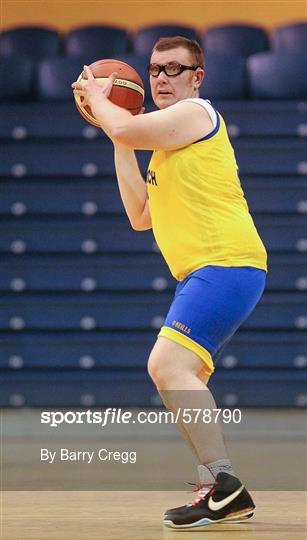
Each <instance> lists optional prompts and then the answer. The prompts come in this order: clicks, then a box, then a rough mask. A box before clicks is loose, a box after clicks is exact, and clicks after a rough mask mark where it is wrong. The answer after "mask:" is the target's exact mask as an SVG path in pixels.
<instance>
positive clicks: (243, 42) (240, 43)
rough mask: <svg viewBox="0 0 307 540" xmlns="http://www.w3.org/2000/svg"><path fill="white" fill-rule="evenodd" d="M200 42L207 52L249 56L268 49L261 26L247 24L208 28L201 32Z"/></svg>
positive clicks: (266, 39)
mask: <svg viewBox="0 0 307 540" xmlns="http://www.w3.org/2000/svg"><path fill="white" fill-rule="evenodd" d="M202 43H203V46H204V50H205V54H207V53H208V52H214V53H222V54H230V55H238V56H244V57H246V56H250V55H251V54H255V53H257V52H261V51H265V50H266V49H268V45H269V43H268V37H267V34H266V32H265V30H264V29H263V28H259V27H257V26H248V25H240V24H237V25H225V26H216V27H213V28H209V29H208V30H206V31H205V32H204V33H203V36H202Z"/></svg>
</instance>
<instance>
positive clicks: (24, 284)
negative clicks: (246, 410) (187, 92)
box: [0, 52, 307, 407]
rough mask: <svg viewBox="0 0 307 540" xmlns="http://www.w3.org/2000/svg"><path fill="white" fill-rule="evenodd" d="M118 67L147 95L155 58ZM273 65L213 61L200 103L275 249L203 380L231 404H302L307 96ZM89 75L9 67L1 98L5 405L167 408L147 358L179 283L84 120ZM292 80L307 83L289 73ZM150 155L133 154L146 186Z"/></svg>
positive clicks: (65, 67)
mask: <svg viewBox="0 0 307 540" xmlns="http://www.w3.org/2000/svg"><path fill="white" fill-rule="evenodd" d="M118 57H119V58H121V59H122V60H123V61H127V62H128V63H131V65H133V66H134V67H136V69H137V70H138V71H139V72H140V73H141V74H142V76H143V77H144V79H145V81H146V85H147V95H148V96H149V87H148V80H146V76H147V75H146V63H147V61H146V58H145V57H144V56H142V57H141V56H140V57H136V56H134V55H131V53H123V52H122V53H118ZM295 57H297V55H295ZM276 58H277V59H278V60H277V63H276ZM279 58H280V55H279V54H277V53H273V54H272V53H261V54H256V55H253V56H250V57H249V58H248V59H247V60H246V59H245V60H244V59H242V58H238V57H233V56H228V58H227V60H225V57H224V56H223V55H221V54H217V53H211V52H210V54H209V53H208V56H207V63H206V70H207V81H206V82H205V85H204V87H203V90H202V95H203V97H210V98H211V99H212V100H213V104H214V105H215V106H216V107H217V109H218V110H219V111H220V112H221V113H222V114H223V116H224V118H225V120H226V123H227V127H228V131H229V135H230V137H231V140H232V144H233V146H234V148H235V151H236V155H237V159H238V163H239V174H240V179H241V182H242V186H243V188H244V191H245V193H246V197H247V201H248V204H249V207H250V209H251V211H252V213H253V216H254V218H255V223H256V226H257V228H258V230H259V232H260V234H261V236H262V238H263V240H264V243H265V245H266V247H267V248H268V251H269V273H268V279H267V288H266V291H265V294H264V296H263V298H262V300H261V302H260V304H259V305H258V306H257V308H256V310H255V311H254V313H253V314H252V315H251V316H250V317H249V319H248V320H247V321H246V322H245V324H244V325H243V327H242V328H241V329H240V330H239V331H238V333H237V334H236V335H235V337H234V338H233V340H232V341H231V342H230V343H229V344H228V345H227V347H226V348H225V350H223V351H222V352H221V355H220V357H219V359H218V361H217V369H216V374H215V376H214V377H213V378H212V382H211V383H210V384H211V386H212V388H214V392H215V395H216V397H217V402H218V404H219V405H223V406H229V407H232V406H240V407H244V406H255V407H261V406H270V407H271V406H272V407H273V406H279V407H291V406H293V407H295V406H297V407H305V406H306V405H307V392H306V379H307V376H306V367H307V334H306V328H307V292H306V291H307V274H306V253H307V222H306V213H307V183H306V175H307V159H306V136H307V102H306V100H304V97H305V98H306V97H307V94H306V90H304V91H303V92H302V91H301V89H302V83H301V82H299V81H298V82H297V81H296V80H295V81H294V82H293V87H291V88H290V90H289V89H288V90H287V93H286V94H283V92H284V91H285V90H282V92H281V91H280V86H282V85H283V88H284V87H285V84H284V81H283V75H282V74H280V67H279V66H280V63H279ZM287 58H288V55H286V56H285V62H287ZM292 58H294V56H292ZM216 59H217V60H216ZM262 59H263V60H264V67H263V66H262V67H261V66H260V65H261V62H262ZM267 59H269V62H267ZM215 60H216V61H215ZM19 61H20V60H19ZM5 62H7V59H6V58H1V61H0V69H2V68H1V66H4V67H3V70H4V71H5V70H6V68H5V66H6V65H7V64H5ZM9 62H12V66H14V69H15V67H16V66H18V61H16V62H15V60H14V62H13V59H12V58H11V59H10V60H9ZM82 62H83V59H81V58H80V59H78V58H77V57H71V58H69V60H66V59H65V58H63V57H62V58H59V57H58V58H49V59H48V58H47V59H43V60H40V62H37V63H36V64H34V63H33V62H31V61H30V60H28V59H27V60H22V61H21V64H20V65H21V66H22V67H23V70H24V71H23V73H22V75H21V77H20V81H19V80H18V78H19V71H18V70H15V72H14V69H13V71H12V73H11V75H10V77H12V79H11V83H10V84H7V86H5V91H4V94H3V95H2V97H4V98H5V99H4V100H3V101H4V103H2V104H1V105H0V115H1V123H0V139H1V143H2V149H3V151H2V150H1V159H0V184H1V187H2V190H1V191H2V196H1V198H0V219H1V220H2V224H3V226H2V227H1V229H0V253H1V255H2V257H1V262H0V291H1V297H2V302H1V304H0V336H1V337H0V339H1V347H0V406H13V407H17V406H24V405H26V406H67V407H68V406H79V405H82V406H91V405H97V406H112V405H114V406H119V405H120V406H125V405H129V406H132V405H136V406H154V405H158V404H159V403H160V402H159V400H158V398H157V392H156V390H155V389H154V387H153V384H152V383H151V381H150V379H149V377H148V375H147V373H146V361H147V357H148V354H149V352H150V349H151V347H152V345H153V343H154V341H155V336H156V334H157V332H158V330H159V327H160V326H161V324H162V323H163V318H164V316H165V314H166V312H167V309H168V307H169V304H170V301H171V298H172V295H173V292H174V288H175V285H176V283H175V280H174V279H173V278H172V276H171V275H170V273H169V271H168V269H167V267H166V264H165V263H164V261H163V260H162V257H161V254H160V253H159V250H158V248H157V245H156V243H155V241H154V238H153V235H152V232H151V231H145V232H136V231H133V230H132V229H131V227H130V224H129V221H128V219H127V217H126V216H125V213H124V209H123V205H122V202H121V200H120V197H119V193H118V187H117V182H116V177H115V170H114V163H113V148H112V145H111V144H110V142H109V141H108V139H107V138H106V137H105V136H104V135H103V133H102V132H101V130H98V129H96V128H94V127H93V126H90V125H89V124H87V123H86V122H85V121H84V120H83V119H82V118H81V116H80V115H79V114H78V112H77V111H76V109H75V106H74V103H73V98H72V94H71V89H70V84H71V82H72V79H73V78H74V76H75V75H77V74H78V73H79V67H80V66H81V69H82V65H83V64H82ZM226 62H227V63H226ZM246 65H247V66H248V72H247V74H246ZM285 65H288V64H286V63H285ZM302 65H303V64H302V63H300V67H299V69H301V68H302ZM219 66H220V67H219ZM225 66H226V67H227V68H230V71H231V73H230V74H229V72H227V70H226V68H225ZM259 66H260V67H259ZM261 69H263V73H264V74H265V73H268V70H270V71H269V73H270V81H269V82H270V88H269V87H267V86H265V85H264V86H263V84H264V83H263V80H264V78H263V79H262V78H261V76H259V80H258V81H257V84H258V85H260V86H259V87H258V86H257V88H256V89H255V85H254V80H255V75H254V73H256V72H257V73H258V71H259V70H260V72H261ZM291 70H292V71H291ZM222 71H223V72H222ZM288 73H290V74H291V73H292V77H293V78H295V79H297V78H298V75H297V74H298V73H299V70H298V68H297V67H296V66H295V65H293V66H290V64H289V71H288ZM300 73H301V74H302V71H301V72H300ZM279 74H280V75H279ZM273 75H274V76H273ZM55 76H56V78H55ZM288 76H289V75H288ZM276 80H277V82H276ZM300 81H302V75H300ZM230 82H231V84H230ZM288 83H289V81H288ZM298 85H300V90H299V92H298V91H297V89H298ZM288 86H291V85H289V84H288ZM221 87H222V88H221ZM248 87H249V88H250V89H251V90H250V91H251V93H252V99H250V94H249V93H248ZM32 91H33V93H32V94H31V92H32ZM10 92H11V94H10ZM267 95H269V96H270V99H269V100H268V99H266V96H267ZM31 96H32V97H31ZM283 96H284V97H285V98H286V100H285V99H282V97H283ZM146 105H147V107H148V108H149V109H150V107H152V103H151V102H150V101H149V100H148V101H147V103H146ZM148 108H147V110H148ZM149 155H150V153H148V152H140V153H138V159H139V163H140V168H141V170H142V172H143V173H145V171H146V167H147V164H148V160H149Z"/></svg>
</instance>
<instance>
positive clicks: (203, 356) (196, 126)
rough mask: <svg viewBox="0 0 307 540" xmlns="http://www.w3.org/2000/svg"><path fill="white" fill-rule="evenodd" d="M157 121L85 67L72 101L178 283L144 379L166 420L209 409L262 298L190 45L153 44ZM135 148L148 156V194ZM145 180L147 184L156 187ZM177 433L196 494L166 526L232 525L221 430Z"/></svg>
mask: <svg viewBox="0 0 307 540" xmlns="http://www.w3.org/2000/svg"><path fill="white" fill-rule="evenodd" d="M148 69H149V74H150V85H151V91H152V97H153V100H154V102H155V104H156V105H157V107H158V109H159V110H158V111H155V112H151V113H148V114H141V115H139V116H131V114H130V113H129V112H127V111H125V110H123V109H121V108H119V107H117V106H115V105H114V104H112V103H111V102H110V101H109V100H108V99H107V96H108V95H109V93H110V90H111V87H112V84H113V82H114V80H115V78H116V74H112V76H111V77H110V82H109V83H108V85H107V86H106V87H105V88H104V90H103V91H102V89H101V87H100V86H99V85H98V84H97V83H96V82H95V80H94V78H93V76H92V74H91V72H90V70H89V69H88V68H86V67H85V70H86V73H87V76H88V83H87V84H86V85H85V84H84V83H83V84H81V83H74V84H73V87H74V89H75V90H74V91H75V92H77V93H78V94H79V95H81V96H83V97H84V99H85V101H86V102H87V103H88V104H89V105H90V106H91V108H92V110H93V113H94V115H95V117H96V118H97V119H98V121H99V122H100V124H101V127H102V129H103V130H104V131H105V133H106V134H107V135H108V136H109V137H110V139H111V140H112V141H113V143H114V148H115V166H116V173H117V178H118V183H119V189H120V193H121V197H122V200H123V203H124V206H125V209H126V212H127V215H128V217H129V220H130V222H131V225H132V227H133V228H134V229H135V230H146V229H150V228H152V229H153V232H154V235H155V238H156V241H157V243H158V245H159V247H160V249H161V252H162V254H163V255H164V257H165V259H166V261H167V263H168V265H169V267H170V270H171V272H172V274H173V275H174V276H175V278H176V279H177V280H178V281H179V284H178V286H177V289H176V294H175V297H174V300H173V303H172V305H171V307H170V310H169V313H168V315H167V317H166V320H165V323H164V325H163V327H162V329H161V331H160V333H159V336H158V339H157V341H156V344H155V346H154V347H153V350H152V352H151V355H150V358H149V363H148V369H149V374H150V376H151V377H152V379H153V381H154V383H155V384H156V386H157V389H158V391H159V393H160V395H161V397H162V399H163V401H164V403H165V405H166V406H167V408H168V409H169V410H172V411H178V409H179V408H180V410H181V411H182V410H183V408H185V407H188V408H192V409H195V410H201V411H202V412H203V411H208V410H209V411H213V409H215V408H216V405H215V401H214V399H213V396H212V394H211V392H210V391H209V389H208V388H207V383H208V380H209V378H210V376H211V374H212V373H213V371H214V358H215V357H216V355H217V353H218V352H219V351H220V350H221V348H222V347H223V346H224V345H225V343H226V342H227V341H228V340H229V339H230V337H231V336H232V335H233V333H234V332H235V331H236V329H237V328H238V327H239V326H240V325H241V324H242V322H243V321H244V320H245V319H246V317H247V316H248V315H249V314H250V313H251V311H252V310H253V309H254V307H255V305H256V304H257V302H258V300H259V299H260V297H261V295H262V292H263V289H264V286H265V277H266V252H265V249H264V246H263V244H262V242H261V240H260V238H259V236H258V233H257V231H256V228H255V226H254V224H253V220H252V218H251V216H250V214H249V211H248V207H247V204H246V201H245V198H244V194H243V192H242V189H241V185H240V182H239V179H238V176H237V164H236V160H235V156H234V152H233V149H232V146H231V144H230V142H229V139H228V136H227V131H226V127H225V124H224V121H223V119H222V117H221V115H220V114H219V113H218V112H217V111H215V109H214V108H213V107H212V106H211V104H210V103H209V102H208V101H205V100H203V99H200V98H199V88H200V85H201V83H202V81H203V78H204V59H203V53H202V50H201V48H200V46H199V45H198V43H197V42H195V41H191V40H187V39H185V38H183V37H180V36H177V37H175V38H161V39H160V40H159V41H158V42H157V43H156V45H155V46H154V48H153V52H152V56H151V60H150V65H149V68H148ZM133 149H141V150H142V149H144V150H145V149H146V150H148V149H150V150H153V151H154V152H153V155H152V158H151V161H150V164H149V167H148V175H147V184H145V183H144V181H143V178H142V176H141V174H140V171H139V168H138V165H137V161H136V158H135V155H134V151H133ZM153 179H154V181H153ZM179 417H180V422H179V427H180V429H181V430H182V432H183V434H184V436H185V437H186V439H187V440H188V442H189V443H190V445H191V447H192V448H193V450H194V451H195V453H196V456H197V458H198V461H199V467H198V471H199V477H200V485H199V486H198V496H197V498H196V499H195V501H194V502H193V503H192V504H190V505H185V506H182V507H179V508H175V509H171V510H167V511H166V513H165V516H164V523H165V525H166V526H168V527H172V528H174V529H190V528H197V530H199V528H200V527H204V526H208V525H211V524H215V523H221V522H225V521H226V522H229V521H232V522H234V521H235V522H237V521H242V520H245V519H248V518H249V517H251V516H252V515H253V510H254V508H255V505H254V503H253V501H252V499H251V497H250V495H249V494H248V492H247V491H246V489H245V488H244V486H243V485H242V484H241V482H240V480H239V479H238V478H236V476H235V474H234V472H233V470H232V466H231V463H230V461H229V458H228V456H227V452H226V448H225V444H224V440H223V436H222V432H221V427H220V424H219V423H218V422H216V421H215V419H214V418H213V417H212V421H209V422H208V421H205V419H204V417H203V416H201V417H200V419H199V420H198V421H196V422H195V421H194V419H192V421H190V422H185V419H184V418H183V417H182V416H179Z"/></svg>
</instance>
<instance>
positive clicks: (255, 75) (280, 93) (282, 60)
mask: <svg viewBox="0 0 307 540" xmlns="http://www.w3.org/2000/svg"><path fill="white" fill-rule="evenodd" d="M247 72H248V79H249V86H250V94H251V97H252V98H256V99H299V98H304V97H307V84H306V74H307V64H306V58H305V57H304V55H299V54H290V53H287V54H286V53H282V52H267V53H259V54H255V55H253V56H251V57H250V58H248V60H247Z"/></svg>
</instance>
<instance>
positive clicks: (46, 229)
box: [0, 217, 156, 254]
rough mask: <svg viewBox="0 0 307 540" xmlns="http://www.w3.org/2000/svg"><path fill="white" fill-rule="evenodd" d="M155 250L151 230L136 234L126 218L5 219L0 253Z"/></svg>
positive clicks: (0, 238)
mask: <svg viewBox="0 0 307 540" xmlns="http://www.w3.org/2000/svg"><path fill="white" fill-rule="evenodd" d="M132 246H133V251H139V252H148V253H151V252H152V251H155V250H156V245H155V243H154V239H153V236H152V232H151V231H144V232H139V233H137V234H136V233H135V231H133V230H132V229H131V227H130V224H129V222H128V219H127V218H125V217H111V218H108V219H106V218H100V219H98V218H97V217H96V218H88V217H83V218H80V217H78V218H75V219H74V218H70V219H68V218H64V219H62V220H59V219H54V218H45V219H41V218H36V219H35V218H34V219H32V220H28V219H26V220H15V221H11V220H7V224H6V230H4V229H3V228H2V229H0V252H1V251H2V252H7V253H8V252H12V253H16V254H18V253H23V252H26V253H33V252H34V253H36V252H37V253H82V252H84V253H87V254H91V253H94V252H97V253H101V252H105V251H107V252H110V253H113V252H116V251H121V252H129V251H131V247H132Z"/></svg>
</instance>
